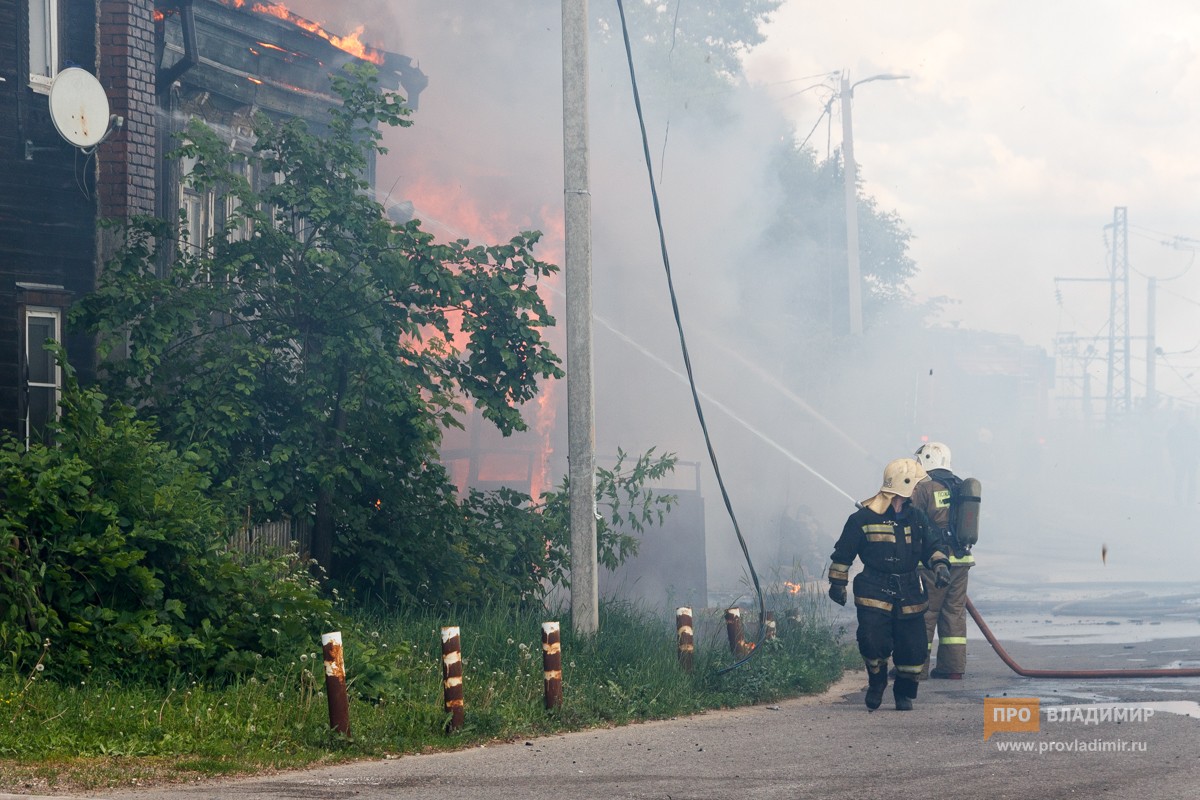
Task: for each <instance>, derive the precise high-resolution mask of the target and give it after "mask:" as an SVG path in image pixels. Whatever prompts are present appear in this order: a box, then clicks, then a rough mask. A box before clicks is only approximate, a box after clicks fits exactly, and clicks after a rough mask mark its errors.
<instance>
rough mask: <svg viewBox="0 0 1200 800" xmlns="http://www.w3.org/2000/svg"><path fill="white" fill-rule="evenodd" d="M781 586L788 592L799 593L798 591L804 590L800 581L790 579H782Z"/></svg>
mask: <svg viewBox="0 0 1200 800" xmlns="http://www.w3.org/2000/svg"><path fill="white" fill-rule="evenodd" d="M783 587H784V588H785V589H787V590H788V594H800V592H802V591H804V584H802V583H792V582H791V581H784V582H783Z"/></svg>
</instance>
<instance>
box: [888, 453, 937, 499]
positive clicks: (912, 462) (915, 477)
mask: <svg viewBox="0 0 1200 800" xmlns="http://www.w3.org/2000/svg"><path fill="white" fill-rule="evenodd" d="M925 477H926V475H925V470H924V468H923V467H922V466H921V464H920V462H918V461H917V460H916V459H914V458H897V459H896V460H895V461H892V462H891V463H889V464H888V465H887V466H886V467H884V469H883V486H880V487H879V491H881V492H889V493H891V494H895V495H899V496H900V497H912V493H913V489H916V488H917V484H918V483H920V482H921V481H923V480H925Z"/></svg>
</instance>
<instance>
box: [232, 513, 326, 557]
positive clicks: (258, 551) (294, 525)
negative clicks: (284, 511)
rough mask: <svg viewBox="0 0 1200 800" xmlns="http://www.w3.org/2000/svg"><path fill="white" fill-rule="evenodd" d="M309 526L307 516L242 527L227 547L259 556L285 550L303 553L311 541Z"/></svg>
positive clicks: (306, 550) (284, 551)
mask: <svg viewBox="0 0 1200 800" xmlns="http://www.w3.org/2000/svg"><path fill="white" fill-rule="evenodd" d="M310 527H311V526H310V523H309V520H308V518H307V517H301V518H299V519H293V518H286V519H282V520H278V521H276V522H264V523H262V524H260V525H253V526H250V527H242V528H240V529H239V530H238V531H237V533H235V534H234V535H233V537H232V538H230V540H229V549H230V550H236V551H238V552H239V553H247V554H249V555H259V556H262V555H276V554H279V553H286V552H294V553H301V554H304V553H307V552H308V549H309V544H310V542H311V537H310V533H311V531H310Z"/></svg>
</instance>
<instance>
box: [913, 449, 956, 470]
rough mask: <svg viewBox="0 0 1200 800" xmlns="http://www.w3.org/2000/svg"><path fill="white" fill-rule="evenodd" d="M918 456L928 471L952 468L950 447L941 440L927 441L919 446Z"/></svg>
mask: <svg viewBox="0 0 1200 800" xmlns="http://www.w3.org/2000/svg"><path fill="white" fill-rule="evenodd" d="M916 456H917V460H919V461H920V462H921V466H922V467H924V468H925V471H926V472H928V471H929V470H931V469H950V448H949V447H947V446H946V445H944V444H942V443H941V442H926V443H925V444H923V445H921V446H920V447H918V448H917V453H916Z"/></svg>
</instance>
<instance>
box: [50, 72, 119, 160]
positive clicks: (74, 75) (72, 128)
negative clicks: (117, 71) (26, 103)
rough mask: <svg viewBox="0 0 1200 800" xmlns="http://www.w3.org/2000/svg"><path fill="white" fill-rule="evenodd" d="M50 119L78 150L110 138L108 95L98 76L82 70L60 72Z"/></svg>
mask: <svg viewBox="0 0 1200 800" xmlns="http://www.w3.org/2000/svg"><path fill="white" fill-rule="evenodd" d="M50 119H52V120H54V127H55V129H57V130H58V134H59V136H62V137H63V138H64V139H66V140H67V141H68V142H70V143H71V144H73V145H75V146H76V147H92V146H94V145H97V144H99V143H100V142H101V141H102V140H103V139H104V137H105V136H107V135H108V126H109V118H108V95H106V94H105V93H104V87H103V86H101V85H100V81H98V80H96V76H95V75H93V74H92V73H90V72H88V71H87V70H85V69H80V68H79V67H68V68H67V69H64V70H63V71H62V72H60V73H58V75H57V76H56V77H55V78H54V82H53V83H52V84H50Z"/></svg>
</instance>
